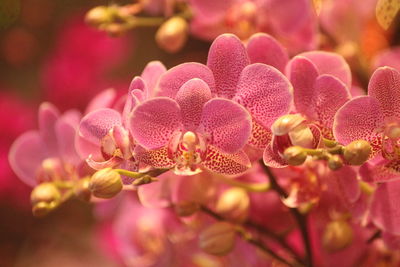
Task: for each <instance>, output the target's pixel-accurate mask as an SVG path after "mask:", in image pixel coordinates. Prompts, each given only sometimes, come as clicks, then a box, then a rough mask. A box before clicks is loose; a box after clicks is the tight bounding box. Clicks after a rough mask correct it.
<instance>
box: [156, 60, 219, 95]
mask: <svg viewBox="0 0 400 267" xmlns="http://www.w3.org/2000/svg"><path fill="white" fill-rule="evenodd" d="M193 78H199V79H201V80H203V81H204V82H205V83H207V84H208V86H209V87H210V90H211V92H215V81H214V76H213V73H212V72H211V70H210V69H209V68H208V67H207V66H205V65H203V64H200V63H195V62H191V63H183V64H180V65H178V66H176V67H173V68H171V69H169V70H168V71H167V72H166V73H164V74H163V75H161V78H160V82H159V84H158V88H157V90H158V91H157V93H156V95H157V96H167V97H171V98H175V96H176V94H177V93H178V91H179V89H180V88H181V87H182V85H183V84H184V83H186V82H187V81H189V80H191V79H193Z"/></svg>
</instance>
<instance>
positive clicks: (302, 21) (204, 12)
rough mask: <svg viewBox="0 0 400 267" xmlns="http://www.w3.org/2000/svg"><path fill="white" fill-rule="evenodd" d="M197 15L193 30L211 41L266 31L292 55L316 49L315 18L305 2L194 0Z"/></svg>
mask: <svg viewBox="0 0 400 267" xmlns="http://www.w3.org/2000/svg"><path fill="white" fill-rule="evenodd" d="M189 3H190V6H191V7H192V8H193V12H194V16H193V19H192V21H191V31H192V33H193V34H194V35H195V36H198V37H200V38H203V39H207V40H210V39H211V40H212V39H214V38H215V37H216V36H218V35H219V34H222V33H226V32H229V33H234V34H236V35H237V36H239V38H241V39H243V40H245V39H247V38H249V37H250V36H251V35H252V34H254V33H256V32H267V33H270V34H271V35H273V36H274V37H276V38H277V39H279V40H280V41H281V42H283V43H284V44H285V45H286V46H287V47H289V49H290V51H292V52H301V51H304V50H311V49H313V48H315V46H316V29H317V27H316V26H317V24H316V22H317V21H316V15H315V11H314V10H313V7H312V3H311V2H310V1H306V0H294V1H293V0H284V1H282V0H261V1H256V0H227V1H212V0H191V1H189Z"/></svg>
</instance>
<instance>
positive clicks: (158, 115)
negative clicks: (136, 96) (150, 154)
mask: <svg viewBox="0 0 400 267" xmlns="http://www.w3.org/2000/svg"><path fill="white" fill-rule="evenodd" d="M181 129H182V118H181V109H180V108H179V105H178V103H176V101H175V100H173V99H170V98H168V97H157V98H152V99H150V100H147V101H145V102H143V103H142V104H140V105H138V106H136V107H135V109H134V110H133V112H132V115H131V119H130V131H131V134H132V136H133V138H134V139H135V140H136V141H137V142H138V143H139V144H140V145H141V146H143V147H145V148H147V149H158V148H161V147H163V146H165V145H166V144H167V143H168V141H169V139H170V138H171V136H172V135H173V133H174V132H175V131H177V130H181Z"/></svg>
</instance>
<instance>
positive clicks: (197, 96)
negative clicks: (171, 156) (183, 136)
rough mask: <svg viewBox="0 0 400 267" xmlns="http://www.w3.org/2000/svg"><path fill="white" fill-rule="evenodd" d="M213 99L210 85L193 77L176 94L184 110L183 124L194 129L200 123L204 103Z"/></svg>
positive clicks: (188, 128)
mask: <svg viewBox="0 0 400 267" xmlns="http://www.w3.org/2000/svg"><path fill="white" fill-rule="evenodd" d="M210 99H211V91H210V88H209V87H208V85H207V84H206V83H205V82H204V81H203V80H200V79H196V78H195V79H191V80H189V81H187V82H186V83H185V84H184V85H182V87H181V88H180V89H179V91H178V94H177V95H176V102H178V104H179V106H180V108H181V111H182V120H183V125H184V126H185V128H186V129H187V130H191V131H193V130H194V129H195V128H197V126H198V125H199V123H200V118H201V113H202V110H203V106H204V104H205V103H206V102H207V101H208V100H210Z"/></svg>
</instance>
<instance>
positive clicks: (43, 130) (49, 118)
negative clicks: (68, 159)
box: [39, 102, 60, 155]
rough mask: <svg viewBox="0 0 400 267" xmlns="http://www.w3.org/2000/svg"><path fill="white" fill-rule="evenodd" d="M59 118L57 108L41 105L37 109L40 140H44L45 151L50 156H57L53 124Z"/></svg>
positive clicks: (50, 105) (45, 104) (46, 103)
mask: <svg viewBox="0 0 400 267" xmlns="http://www.w3.org/2000/svg"><path fill="white" fill-rule="evenodd" d="M59 116H60V113H59V111H58V110H57V108H56V107H55V106H54V105H52V104H50V103H48V102H45V103H42V104H41V105H40V107H39V133H40V135H41V138H42V140H46V149H47V150H48V152H49V153H50V154H51V155H57V154H58V143H57V135H56V133H55V124H56V122H57V120H58V118H59Z"/></svg>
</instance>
